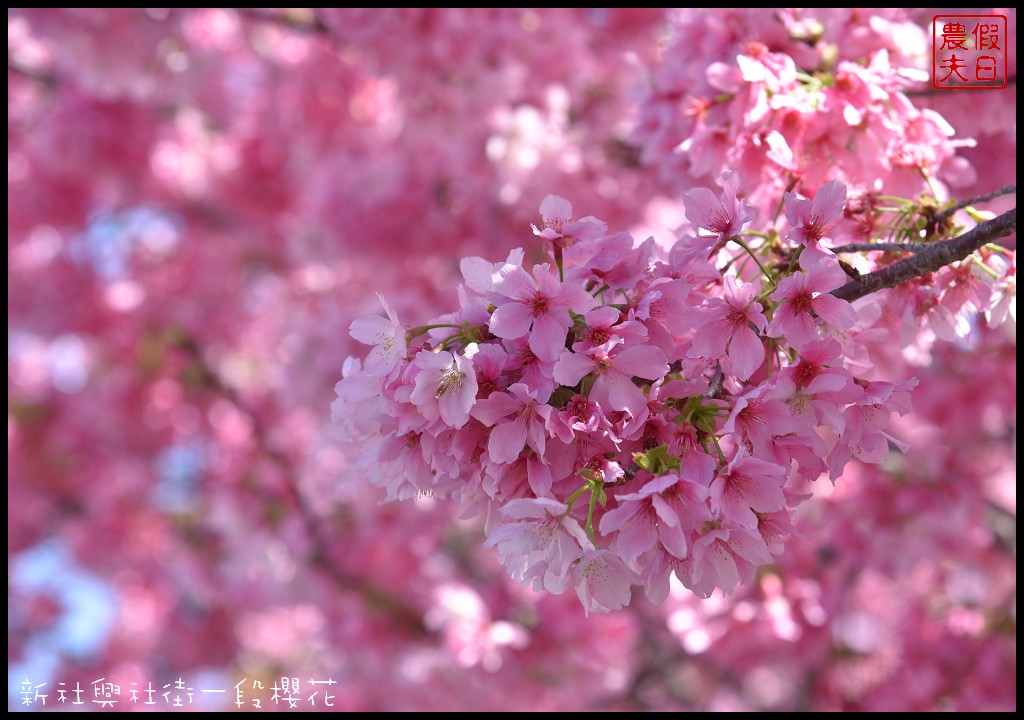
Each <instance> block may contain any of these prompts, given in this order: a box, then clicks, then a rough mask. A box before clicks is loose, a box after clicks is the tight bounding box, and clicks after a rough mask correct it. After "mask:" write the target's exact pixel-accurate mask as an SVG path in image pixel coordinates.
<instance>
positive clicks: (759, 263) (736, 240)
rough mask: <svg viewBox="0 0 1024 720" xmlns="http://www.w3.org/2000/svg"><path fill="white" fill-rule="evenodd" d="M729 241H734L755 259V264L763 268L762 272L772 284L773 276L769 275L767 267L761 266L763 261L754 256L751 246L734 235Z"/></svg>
mask: <svg viewBox="0 0 1024 720" xmlns="http://www.w3.org/2000/svg"><path fill="white" fill-rule="evenodd" d="M729 239H730V240H732V241H733V242H734V243H736V244H737V245H739V246H740V247H741V248H743V249H744V250H746V251H747V254H748V255H750V257H752V258H753V259H754V262H756V263H757V266H758V267H759V268H761V272H763V273H764V276H765V277H766V278H767V279H768V282H772V276H771V275H770V274H769V273H768V270H767V269H766V268H765V266H764V265H762V264H761V261H760V260H759V259H758V257H757V255H755V254H754V251H753V250H751V249H750V246H749V245H747V244H746V243H745V242H743V240H742V239H741V238H740V236H739V235H733V236H732V237H731V238H729ZM773 284H774V283H773Z"/></svg>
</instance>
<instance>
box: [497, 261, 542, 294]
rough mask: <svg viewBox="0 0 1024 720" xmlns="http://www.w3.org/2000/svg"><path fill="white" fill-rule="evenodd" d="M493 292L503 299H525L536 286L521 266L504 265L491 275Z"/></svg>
mask: <svg viewBox="0 0 1024 720" xmlns="http://www.w3.org/2000/svg"><path fill="white" fill-rule="evenodd" d="M491 284H492V285H493V286H494V290H495V292H498V293H501V294H502V295H504V296H505V297H525V296H526V295H527V294H528V293H529V292H530V291H531V290H536V289H537V285H536V284H535V283H534V282H533V278H532V277H530V275H529V273H527V272H526V271H525V270H523V268H522V266H521V265H512V264H510V263H505V264H504V265H502V266H501V267H499V268H498V269H497V270H496V271H495V272H494V273H493V274H492V275H491Z"/></svg>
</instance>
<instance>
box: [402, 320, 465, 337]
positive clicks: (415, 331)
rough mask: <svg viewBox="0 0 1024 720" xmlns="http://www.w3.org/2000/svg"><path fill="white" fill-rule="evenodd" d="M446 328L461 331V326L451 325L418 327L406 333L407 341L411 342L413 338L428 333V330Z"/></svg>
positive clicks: (440, 324)
mask: <svg viewBox="0 0 1024 720" xmlns="http://www.w3.org/2000/svg"><path fill="white" fill-rule="evenodd" d="M446 327H447V328H459V329H460V330H461V329H462V326H461V325H453V324H452V323H437V324H436V325H420V326H419V327H415V328H413V329H412V330H409V331H408V333H406V335H407V339H409V340H412V339H413V338H417V337H419V336H420V335H422V334H423V333H425V332H429V331H430V330H436V329H437V328H446Z"/></svg>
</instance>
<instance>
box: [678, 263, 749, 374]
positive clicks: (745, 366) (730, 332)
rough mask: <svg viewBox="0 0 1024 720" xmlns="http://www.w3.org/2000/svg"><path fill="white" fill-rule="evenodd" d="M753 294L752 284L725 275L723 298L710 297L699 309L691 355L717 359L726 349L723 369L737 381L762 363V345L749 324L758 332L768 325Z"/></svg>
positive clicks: (723, 354)
mask: <svg viewBox="0 0 1024 720" xmlns="http://www.w3.org/2000/svg"><path fill="white" fill-rule="evenodd" d="M756 293H757V290H756V288H755V287H754V285H752V284H750V283H743V282H741V281H739V280H737V279H736V278H735V277H733V276H732V275H728V276H726V278H725V299H724V300H723V299H721V298H710V299H709V300H708V301H707V304H706V305H705V306H704V307H703V308H702V309H701V318H702V324H701V326H700V328H699V329H698V330H697V332H696V333H695V334H694V336H693V344H692V345H691V347H690V355H691V356H693V357H705V358H709V359H711V360H717V359H719V358H721V357H723V356H725V355H726V353H727V352H728V362H727V363H726V370H727V371H728V372H730V373H732V374H734V375H736V377H737V378H739V379H740V380H746V379H747V378H749V377H750V376H751V375H752V374H753V373H754V371H755V370H757V368H759V367H760V366H761V363H763V362H764V345H762V344H761V340H760V338H759V337H758V333H756V332H754V329H753V328H752V327H751V325H753V327H754V328H756V329H757V330H758V331H759V332H763V331H764V329H765V327H766V326H767V325H768V321H767V320H766V319H765V317H764V315H762V314H761V310H762V307H761V303H759V302H755V301H754V296H755V294H756Z"/></svg>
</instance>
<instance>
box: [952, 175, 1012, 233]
mask: <svg viewBox="0 0 1024 720" xmlns="http://www.w3.org/2000/svg"><path fill="white" fill-rule="evenodd" d="M1016 192H1017V186H1016V185H1004V186H1003V187H1001V188H999V189H998V190H996V191H994V192H990V193H986V194H984V195H979V196H978V197H973V198H970V199H968V200H961V201H960V202H958V203H957V204H956V205H954V206H953V207H949V208H946V209H945V210H942V211H940V212H937V213H935V215H934V216H933V220H934V222H935V224H936V225H939V224H941V223H942V222H943V221H945V220H946V219H947V218H950V217H952V216H953V213H955V212H957V211H958V210H963V209H964V208H965V207H970V206H971V205H976V204H978V203H983V202H988V201H989V200H994V199H996V198H997V197H1002V196H1003V195H1012V194H1015V193H1016Z"/></svg>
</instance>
